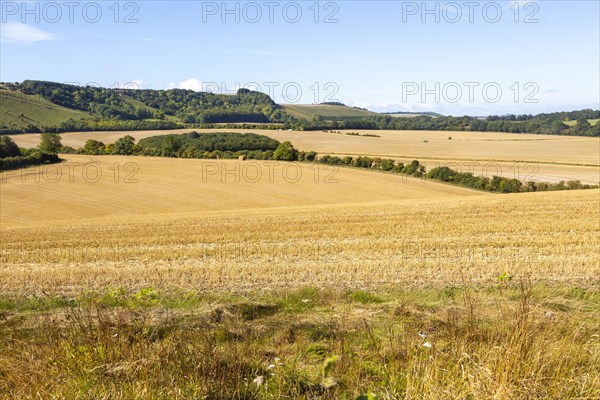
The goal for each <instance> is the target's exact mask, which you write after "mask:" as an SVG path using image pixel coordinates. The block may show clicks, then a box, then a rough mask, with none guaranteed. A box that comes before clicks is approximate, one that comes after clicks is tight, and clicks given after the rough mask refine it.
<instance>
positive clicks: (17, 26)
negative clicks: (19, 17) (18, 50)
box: [0, 21, 59, 45]
mask: <svg viewBox="0 0 600 400" xmlns="http://www.w3.org/2000/svg"><path fill="white" fill-rule="evenodd" d="M1 27H2V29H0V40H1V41H2V43H19V44H25V45H29V44H32V43H36V42H43V41H47V40H56V39H59V36H58V35H55V34H53V33H50V32H44V31H42V30H39V29H37V28H34V27H33V26H30V25H27V24H24V23H22V22H15V21H9V22H6V23H4V24H1Z"/></svg>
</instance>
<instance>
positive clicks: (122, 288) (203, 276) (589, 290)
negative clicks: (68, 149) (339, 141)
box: [0, 138, 600, 400]
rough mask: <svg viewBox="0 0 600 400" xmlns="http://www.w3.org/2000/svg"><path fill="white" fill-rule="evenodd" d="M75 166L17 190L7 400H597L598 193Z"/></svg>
mask: <svg viewBox="0 0 600 400" xmlns="http://www.w3.org/2000/svg"><path fill="white" fill-rule="evenodd" d="M364 139H365V140H367V139H377V138H364ZM63 157H64V158H65V159H66V160H67V161H66V162H65V163H62V164H58V165H51V166H48V167H46V168H29V169H26V170H21V171H12V172H7V173H4V174H3V175H2V179H1V180H0V205H1V208H0V338H1V339H0V398H6V399H13V398H19V399H37V398H69V399H70V398H77V399H109V398H110V399H113V398H115V399H131V398H145V399H191V398H194V399H230V400H234V399H236V400H239V399H279V398H293V399H306V400H308V399H353V400H354V399H365V398H366V395H367V394H368V393H372V396H371V398H372V399H386V400H388V399H389V400H392V399H394V400H395V399H432V400H433V399H436V400H437V399H446V398H448V399H450V398H452V399H454V398H465V399H466V398H477V399H479V398H498V399H524V398H526V399H547V398H556V399H559V398H560V399H565V398H569V399H570V398H572V399H580V398H598V396H599V395H600V390H599V389H598V388H599V387H600V371H598V365H599V362H600V341H599V337H598V332H599V331H600V323H599V322H598V318H597V315H598V312H600V287H599V281H598V277H599V276H600V261H599V260H600V258H599V257H598V253H599V250H600V224H599V221H600V190H581V191H560V192H541V193H521V194H505V195H502V194H488V193H483V192H477V191H472V190H468V189H463V188H458V187H453V186H449V185H443V184H440V183H435V182H430V181H421V180H419V179H414V178H406V177H403V176H400V175H394V174H386V173H378V172H374V171H367V170H358V169H351V168H340V169H339V170H336V173H335V175H334V176H333V177H331V176H330V175H329V174H330V173H331V171H329V170H326V169H324V167H323V166H320V165H316V164H315V165H311V164H300V163H295V164H286V163H278V165H277V166H273V165H272V164H271V166H272V167H273V168H274V169H273V171H274V174H273V177H272V179H271V175H270V174H269V171H270V169H269V168H270V167H269V164H267V163H265V162H254V161H222V160H184V159H163V158H150V157H119V156H100V157H92V156H76V155H69V156H63ZM249 165H254V167H255V168H258V169H259V170H262V176H261V179H255V178H256V174H255V173H251V172H252V171H250V170H249V169H247V170H246V174H244V172H243V171H244V168H245V167H248V166H249ZM215 167H216V168H217V169H216V170H215V169H213V168H215ZM286 167H288V170H287V171H288V172H289V174H288V175H287V176H286V175H283V174H282V171H283V170H285V168H286ZM316 167H318V168H321V169H320V170H318V171H319V174H318V176H317V177H318V179H315V170H314V168H316ZM56 168H58V169H56ZM292 168H293V170H292ZM298 168H299V169H298ZM58 171H61V175H60V176H58V175H57V173H58ZM84 171H85V172H84ZM99 171H101V172H102V174H101V176H100V175H99V174H98V172H99ZM221 171H229V175H227V174H226V175H225V176H222V175H221ZM295 171H299V175H300V177H299V179H297V181H296V178H295V176H297V174H293V173H292V172H295ZM116 172H118V174H116ZM209 172H210V173H209ZM238 177H239V178H240V179H239V181H238V180H237V178H238ZM328 177H329V178H331V179H334V181H331V182H329V183H327V182H328V181H329V180H328ZM253 181H254V182H253ZM361 396H362V397H361Z"/></svg>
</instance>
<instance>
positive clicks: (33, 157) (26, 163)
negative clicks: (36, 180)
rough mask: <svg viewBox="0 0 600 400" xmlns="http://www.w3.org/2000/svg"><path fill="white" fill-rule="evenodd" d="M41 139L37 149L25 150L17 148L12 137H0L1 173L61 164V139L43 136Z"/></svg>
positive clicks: (54, 136)
mask: <svg viewBox="0 0 600 400" xmlns="http://www.w3.org/2000/svg"><path fill="white" fill-rule="evenodd" d="M40 139H41V140H40V144H39V146H38V147H37V148H33V149H25V148H20V147H19V146H17V144H16V143H15V142H14V141H13V140H12V138H11V137H10V136H5V135H0V171H6V170H12V169H19V168H26V167H31V166H34V165H41V164H53V163H58V162H60V161H61V159H60V158H59V157H58V152H59V151H60V149H61V142H60V137H59V136H58V135H54V134H42V135H41V137H40Z"/></svg>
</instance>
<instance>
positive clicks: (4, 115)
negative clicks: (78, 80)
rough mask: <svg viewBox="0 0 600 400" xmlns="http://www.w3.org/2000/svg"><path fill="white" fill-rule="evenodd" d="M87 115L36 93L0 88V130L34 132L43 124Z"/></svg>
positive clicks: (87, 115)
mask: <svg viewBox="0 0 600 400" xmlns="http://www.w3.org/2000/svg"><path fill="white" fill-rule="evenodd" d="M89 116H90V115H89V113H86V112H84V111H80V110H74V109H69V108H66V107H62V106H59V105H56V104H54V103H52V102H51V101H49V100H46V99H44V98H43V97H40V96H37V95H30V94H24V93H22V92H19V91H10V90H5V89H0V130H14V131H22V130H24V129H26V130H29V131H31V132H36V131H38V130H39V129H41V127H44V126H58V125H60V124H61V123H62V122H64V121H66V120H68V119H70V118H72V119H75V120H79V119H82V118H87V117H89Z"/></svg>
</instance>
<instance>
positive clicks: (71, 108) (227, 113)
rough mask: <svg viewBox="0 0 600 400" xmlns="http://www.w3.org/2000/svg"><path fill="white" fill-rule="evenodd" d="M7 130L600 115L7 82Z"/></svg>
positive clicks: (528, 123) (475, 124)
mask: <svg viewBox="0 0 600 400" xmlns="http://www.w3.org/2000/svg"><path fill="white" fill-rule="evenodd" d="M0 101H1V106H2V112H0V133H5V134H6V133H19V132H40V131H43V132H65V131H71V132H72V131H96V130H98V131H99V130H103V131H104V130H112V131H117V130H158V129H175V128H184V127H189V128H214V127H218V128H237V127H240V124H243V125H242V126H244V127H246V128H255V127H260V128H261V129H281V128H283V129H295V130H331V129H371V130H432V131H473V132H509V133H534V134H554V135H577V136H600V124H598V120H599V119H600V111H598V110H579V111H569V112H556V113H549V114H538V115H525V114H524V115H503V116H488V117H486V118H484V119H482V118H478V117H470V116H464V117H452V116H443V115H440V114H436V113H430V112H427V113H418V114H415V113H406V112H400V113H388V114H378V113H375V112H371V111H368V110H364V109H361V108H357V107H348V106H345V105H343V104H341V103H329V104H315V105H283V106H282V105H278V104H276V103H275V102H274V101H273V100H272V99H271V98H270V97H269V96H268V95H266V94H264V93H261V92H254V91H250V90H247V89H240V90H239V91H238V92H237V93H236V94H235V95H223V94H214V93H204V92H195V91H192V90H183V89H171V90H151V89H143V90H132V89H106V88H99V87H90V86H85V87H82V86H75V85H66V84H61V83H55V82H46V81H33V80H28V81H24V82H23V83H0Z"/></svg>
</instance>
